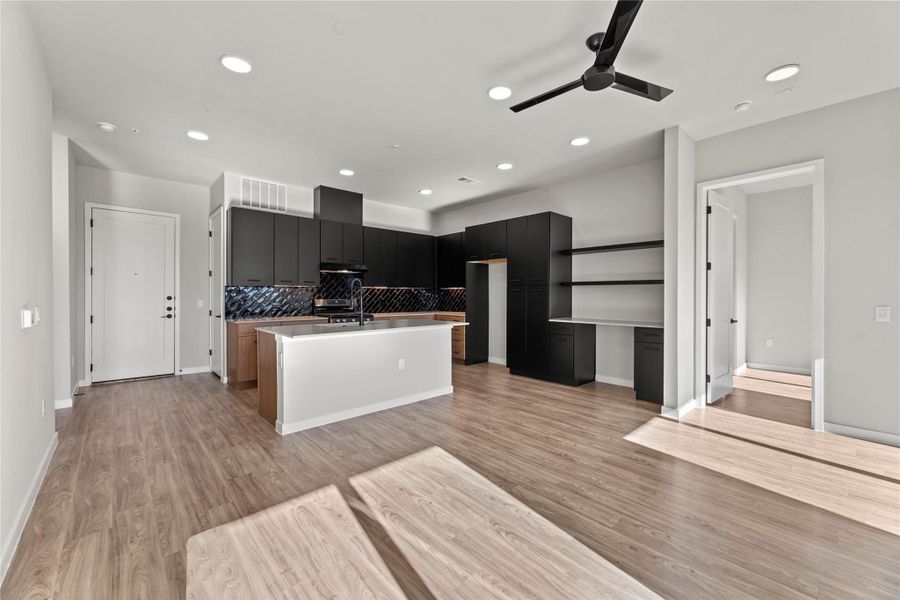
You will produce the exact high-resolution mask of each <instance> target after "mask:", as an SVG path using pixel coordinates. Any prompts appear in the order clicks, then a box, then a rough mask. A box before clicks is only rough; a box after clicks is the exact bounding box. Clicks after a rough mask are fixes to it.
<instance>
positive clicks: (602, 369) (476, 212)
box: [434, 159, 663, 385]
mask: <svg viewBox="0 0 900 600" xmlns="http://www.w3.org/2000/svg"><path fill="white" fill-rule="evenodd" d="M548 210H549V211H554V212H557V213H560V214H563V215H567V216H570V217H572V238H573V244H574V245H575V246H593V245H599V244H614V243H617V242H633V241H640V240H653V239H661V238H662V237H663V163H662V160H661V159H659V160H652V161H649V162H645V163H640V164H637V165H632V166H629V167H625V168H622V169H616V170H614V171H607V172H604V173H599V174H597V175H593V176H591V177H584V178H581V179H575V180H571V181H567V182H564V183H560V184H557V185H553V186H550V187H547V188H542V189H539V190H534V191H530V192H524V193H520V194H514V195H511V196H506V197H503V198H499V199H496V200H491V201H489V202H483V203H480V204H475V205H472V206H465V207H462V208H458V209H454V210H448V211H446V212H442V213H437V214H436V215H435V226H434V229H435V231H434V233H435V234H436V235H442V234H445V233H452V232H454V231H462V230H463V229H465V227H466V226H467V225H477V224H479V223H487V222H490V221H497V220H500V219H508V218H511V217H517V216H522V215H529V214H534V213H538V212H543V211H548ZM572 271H573V276H574V278H575V279H583V280H586V279H603V278H615V277H621V278H625V277H635V278H643V277H642V276H647V277H648V278H660V277H662V272H663V256H662V251H661V250H659V249H651V250H640V251H635V252H621V253H613V254H584V255H580V256H575V257H573V263H572ZM662 287H663V286H661V285H657V286H622V287H614V286H603V287H588V286H585V287H578V288H575V289H573V294H572V312H573V314H574V315H575V316H579V317H598V318H600V317H606V318H613V319H615V318H634V319H638V320H647V321H651V320H652V321H662V320H663V319H662V316H663V289H662ZM633 340H634V332H633V330H632V329H631V328H627V327H598V328H597V367H596V375H597V378H598V379H600V380H601V381H607V382H610V383H616V384H619V385H632V382H633V380H634V341H633Z"/></svg>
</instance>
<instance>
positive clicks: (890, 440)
mask: <svg viewBox="0 0 900 600" xmlns="http://www.w3.org/2000/svg"><path fill="white" fill-rule="evenodd" d="M825 431H827V432H829V433H836V434H838V435H846V436H847V437H854V438H859V439H861V440H867V441H869V442H878V443H879V444H888V445H891V446H900V435H897V434H896V433H885V432H884V431H873V430H871V429H863V428H862V427H850V426H849V425H838V424H837V423H829V422H828V421H825Z"/></svg>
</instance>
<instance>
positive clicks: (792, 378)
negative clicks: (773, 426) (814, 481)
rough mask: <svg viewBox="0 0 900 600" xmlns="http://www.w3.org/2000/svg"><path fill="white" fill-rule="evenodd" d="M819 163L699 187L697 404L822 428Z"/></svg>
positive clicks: (822, 275)
mask: <svg viewBox="0 0 900 600" xmlns="http://www.w3.org/2000/svg"><path fill="white" fill-rule="evenodd" d="M822 170H823V161H821V160H818V161H812V162H809V163H802V164H799V165H789V166H785V167H779V168H775V169H770V170H767V171H761V172H755V173H748V174H744V175H738V176H734V177H729V178H726V179H722V180H717V181H713V182H706V183H702V184H700V185H699V186H698V198H699V200H700V202H698V209H699V211H698V212H699V213H700V214H699V215H698V231H700V232H701V235H700V236H699V240H700V242H701V243H700V244H698V249H697V255H698V277H697V282H698V298H699V299H700V302H698V313H699V314H698V324H699V325H700V326H701V330H700V331H698V336H697V339H698V346H699V352H698V356H699V357H700V360H699V361H698V365H697V367H698V368H697V370H698V374H697V375H698V387H699V389H703V390H705V393H704V404H708V405H712V406H715V407H717V408H720V409H723V410H729V411H733V412H739V413H743V414H747V415H750V416H754V417H759V418H764V419H768V420H772V421H779V422H782V423H787V424H790V425H796V426H802V427H812V428H814V429H819V430H821V429H822V427H823V421H824V418H823V409H822V407H823V402H824V389H823V375H824V372H823V369H824V359H823V346H824V285H823V282H824V251H823V249H824V244H823V238H824V218H823V205H824V190H823V176H822V175H823V173H822Z"/></svg>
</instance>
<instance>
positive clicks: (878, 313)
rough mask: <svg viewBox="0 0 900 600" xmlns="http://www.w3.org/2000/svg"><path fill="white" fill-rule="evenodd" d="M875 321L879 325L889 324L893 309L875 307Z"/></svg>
mask: <svg viewBox="0 0 900 600" xmlns="http://www.w3.org/2000/svg"><path fill="white" fill-rule="evenodd" d="M875 320H876V321H878V322H879V323H888V322H890V320H891V307H890V306H876V307H875Z"/></svg>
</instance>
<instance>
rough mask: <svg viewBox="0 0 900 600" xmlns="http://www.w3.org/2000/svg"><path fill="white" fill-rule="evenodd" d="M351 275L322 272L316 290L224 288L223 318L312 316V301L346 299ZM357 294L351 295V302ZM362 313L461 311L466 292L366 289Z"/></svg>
mask: <svg viewBox="0 0 900 600" xmlns="http://www.w3.org/2000/svg"><path fill="white" fill-rule="evenodd" d="M351 279H352V276H349V275H344V274H341V273H322V279H321V281H320V282H319V287H315V288H312V287H239V286H227V287H226V288H225V318H226V319H251V318H260V317H296V316H302V315H311V314H313V300H314V299H316V298H348V297H350V281H351ZM358 296H359V292H356V293H354V294H353V299H354V300H356V298H357V297H358ZM364 299H365V309H366V312H372V313H385V312H417V311H464V310H466V290H465V289H464V288H452V289H441V290H422V289H416V288H366V291H365V298H364Z"/></svg>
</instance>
